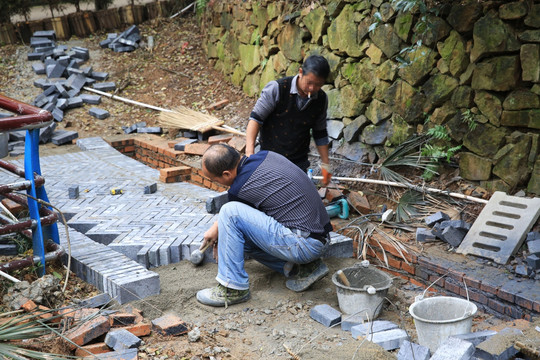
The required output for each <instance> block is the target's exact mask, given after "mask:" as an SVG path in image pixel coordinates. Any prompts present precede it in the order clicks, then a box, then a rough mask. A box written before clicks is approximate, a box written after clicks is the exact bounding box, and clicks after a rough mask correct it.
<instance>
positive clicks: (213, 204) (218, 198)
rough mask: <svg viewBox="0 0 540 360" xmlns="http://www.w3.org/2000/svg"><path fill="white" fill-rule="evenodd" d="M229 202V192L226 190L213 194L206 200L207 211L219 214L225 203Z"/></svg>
mask: <svg viewBox="0 0 540 360" xmlns="http://www.w3.org/2000/svg"><path fill="white" fill-rule="evenodd" d="M228 202H229V193H228V192H227V191H224V192H222V193H219V194H217V195H214V196H211V197H209V198H208V199H207V200H206V211H207V212H208V213H209V214H217V213H219V210H220V209H221V207H222V206H223V205H225V204H226V203H228Z"/></svg>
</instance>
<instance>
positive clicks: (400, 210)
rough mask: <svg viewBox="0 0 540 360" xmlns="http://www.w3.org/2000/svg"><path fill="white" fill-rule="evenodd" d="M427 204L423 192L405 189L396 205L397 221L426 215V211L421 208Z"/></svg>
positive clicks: (406, 220) (405, 220)
mask: <svg viewBox="0 0 540 360" xmlns="http://www.w3.org/2000/svg"><path fill="white" fill-rule="evenodd" d="M425 204H426V200H425V198H424V196H423V194H422V193H420V192H418V191H414V190H407V191H405V192H404V193H403V194H402V195H401V197H400V198H399V201H398V204H397V207H396V221H397V222H408V221H409V220H411V219H412V218H415V217H420V216H423V215H425V213H424V211H423V210H422V209H421V208H419V206H423V205H425Z"/></svg>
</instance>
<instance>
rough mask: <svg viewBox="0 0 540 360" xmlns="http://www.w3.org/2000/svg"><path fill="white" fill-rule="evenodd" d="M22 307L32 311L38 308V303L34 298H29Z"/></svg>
mask: <svg viewBox="0 0 540 360" xmlns="http://www.w3.org/2000/svg"><path fill="white" fill-rule="evenodd" d="M21 308H22V309H23V310H24V311H26V312H31V311H34V310H36V309H37V305H36V303H35V302H33V301H32V300H28V301H27V302H25V303H24V304H23V305H22V306H21Z"/></svg>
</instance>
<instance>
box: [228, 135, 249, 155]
mask: <svg viewBox="0 0 540 360" xmlns="http://www.w3.org/2000/svg"><path fill="white" fill-rule="evenodd" d="M229 145H230V146H232V147H233V148H235V149H236V150H238V151H239V152H244V151H246V138H245V137H239V136H233V138H232V139H231V140H230V141H229Z"/></svg>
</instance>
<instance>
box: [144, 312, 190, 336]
mask: <svg viewBox="0 0 540 360" xmlns="http://www.w3.org/2000/svg"><path fill="white" fill-rule="evenodd" d="M152 329H153V330H154V331H156V332H158V333H160V334H161V335H182V334H185V333H187V332H188V328H187V325H186V323H185V322H183V321H182V319H180V318H179V317H178V316H176V315H172V314H167V315H163V316H162V317H160V318H157V319H154V320H152Z"/></svg>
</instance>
